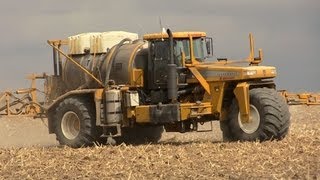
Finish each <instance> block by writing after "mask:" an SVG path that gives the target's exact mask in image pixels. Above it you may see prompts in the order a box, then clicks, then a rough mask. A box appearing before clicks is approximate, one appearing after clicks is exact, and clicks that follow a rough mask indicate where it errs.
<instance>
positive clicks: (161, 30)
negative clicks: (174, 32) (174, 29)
mask: <svg viewBox="0 0 320 180" xmlns="http://www.w3.org/2000/svg"><path fill="white" fill-rule="evenodd" d="M159 25H160V32H161V40H162V41H164V39H163V33H165V32H166V30H165V29H164V27H163V26H162V22H161V16H159Z"/></svg>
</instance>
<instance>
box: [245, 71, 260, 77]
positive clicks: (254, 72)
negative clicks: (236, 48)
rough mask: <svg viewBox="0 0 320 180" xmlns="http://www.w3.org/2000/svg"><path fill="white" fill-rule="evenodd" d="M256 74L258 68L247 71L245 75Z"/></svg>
mask: <svg viewBox="0 0 320 180" xmlns="http://www.w3.org/2000/svg"><path fill="white" fill-rule="evenodd" d="M256 74H257V71H256V70H248V71H245V75H247V76H253V75H256Z"/></svg>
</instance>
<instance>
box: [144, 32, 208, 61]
mask: <svg viewBox="0 0 320 180" xmlns="http://www.w3.org/2000/svg"><path fill="white" fill-rule="evenodd" d="M173 38H174V58H175V63H176V64H177V66H178V67H184V65H185V64H190V63H191V61H192V60H196V61H198V62H204V61H205V60H206V59H207V58H209V57H211V56H212V52H213V47H212V44H213V43H212V38H211V37H206V33H205V32H173ZM143 39H144V40H147V41H149V47H150V55H151V58H152V59H153V60H168V59H169V53H170V46H169V40H168V35H167V33H155V34H146V35H144V36H143Z"/></svg>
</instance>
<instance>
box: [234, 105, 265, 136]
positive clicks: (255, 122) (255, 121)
mask: <svg viewBox="0 0 320 180" xmlns="http://www.w3.org/2000/svg"><path fill="white" fill-rule="evenodd" d="M238 123H239V126H240V128H241V129H242V130H243V131H244V132H245V133H247V134H252V133H254V132H255V131H256V130H257V129H258V128H259V125H260V114H259V111H258V109H257V108H256V107H255V106H254V105H250V120H249V122H245V121H243V120H242V119H241V115H240V112H239V115H238Z"/></svg>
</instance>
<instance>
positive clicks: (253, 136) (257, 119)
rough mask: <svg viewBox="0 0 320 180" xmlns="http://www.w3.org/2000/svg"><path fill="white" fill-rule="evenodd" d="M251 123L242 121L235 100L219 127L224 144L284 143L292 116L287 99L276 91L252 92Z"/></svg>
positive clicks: (264, 89)
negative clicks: (267, 141) (225, 142)
mask: <svg viewBox="0 0 320 180" xmlns="http://www.w3.org/2000/svg"><path fill="white" fill-rule="evenodd" d="M249 93H250V118H251V121H250V122H249V123H244V122H242V121H241V117H240V113H239V106H238V102H237V100H236V98H235V99H234V100H233V102H232V105H231V107H230V111H229V114H228V118H227V119H226V120H225V121H222V122H221V124H220V127H221V129H222V131H223V138H224V140H228V141H238V140H240V141H255V140H259V141H266V140H273V139H275V140H281V139H283V138H284V137H285V136H286V135H287V134H288V130H289V126H290V113H289V109H288V105H287V103H286V102H285V100H284V98H283V97H282V96H280V94H278V93H277V91H276V90H274V89H268V88H256V89H251V90H250V92H249Z"/></svg>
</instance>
